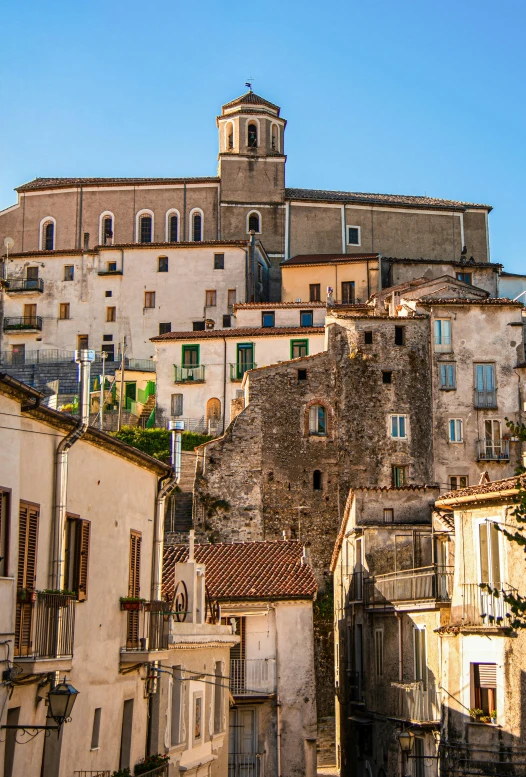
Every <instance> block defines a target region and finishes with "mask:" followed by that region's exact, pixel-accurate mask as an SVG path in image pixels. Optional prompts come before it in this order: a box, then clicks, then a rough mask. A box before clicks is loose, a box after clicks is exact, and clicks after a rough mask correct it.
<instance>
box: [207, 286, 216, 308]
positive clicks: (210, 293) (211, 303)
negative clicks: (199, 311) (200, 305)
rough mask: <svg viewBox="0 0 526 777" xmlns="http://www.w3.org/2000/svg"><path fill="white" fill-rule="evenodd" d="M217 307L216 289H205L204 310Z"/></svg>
mask: <svg viewBox="0 0 526 777" xmlns="http://www.w3.org/2000/svg"><path fill="white" fill-rule="evenodd" d="M216 307H217V289H205V308H216Z"/></svg>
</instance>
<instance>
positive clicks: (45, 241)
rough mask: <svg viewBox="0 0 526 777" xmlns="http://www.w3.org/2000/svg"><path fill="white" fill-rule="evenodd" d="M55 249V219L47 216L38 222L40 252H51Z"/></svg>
mask: <svg viewBox="0 0 526 777" xmlns="http://www.w3.org/2000/svg"><path fill="white" fill-rule="evenodd" d="M54 248H55V219H54V218H52V217H51V216H47V217H46V218H44V219H42V221H41V222H40V250H41V251H53V250H54Z"/></svg>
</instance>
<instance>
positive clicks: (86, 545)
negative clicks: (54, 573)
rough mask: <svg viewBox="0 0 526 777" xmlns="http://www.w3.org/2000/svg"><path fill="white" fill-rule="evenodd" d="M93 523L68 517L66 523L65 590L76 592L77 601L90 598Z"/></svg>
mask: <svg viewBox="0 0 526 777" xmlns="http://www.w3.org/2000/svg"><path fill="white" fill-rule="evenodd" d="M90 533H91V523H90V521H85V520H83V519H81V518H77V517H73V516H68V518H67V521H66V548H65V560H66V565H65V588H66V589H67V590H68V591H74V592H75V594H76V596H77V601H79V602H84V601H86V599H87V598H88V570H89V551H90Z"/></svg>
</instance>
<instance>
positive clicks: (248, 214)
mask: <svg viewBox="0 0 526 777" xmlns="http://www.w3.org/2000/svg"><path fill="white" fill-rule="evenodd" d="M251 216H257V219H258V228H257V229H255V230H254V234H255V235H261V233H262V231H263V230H262V228H261V213H260V212H259V210H251V211H249V212H248V213H247V235H249V234H250V217H251Z"/></svg>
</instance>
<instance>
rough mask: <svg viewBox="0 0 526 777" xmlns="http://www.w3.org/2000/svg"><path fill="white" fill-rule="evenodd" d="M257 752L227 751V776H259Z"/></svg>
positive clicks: (258, 755) (258, 756)
mask: <svg viewBox="0 0 526 777" xmlns="http://www.w3.org/2000/svg"><path fill="white" fill-rule="evenodd" d="M260 758H261V756H260V754H259V753H229V754H228V777H259V775H260V771H259V761H260Z"/></svg>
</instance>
